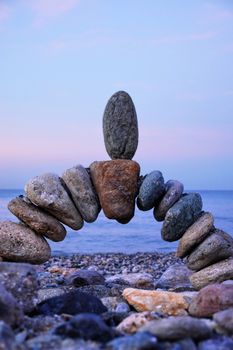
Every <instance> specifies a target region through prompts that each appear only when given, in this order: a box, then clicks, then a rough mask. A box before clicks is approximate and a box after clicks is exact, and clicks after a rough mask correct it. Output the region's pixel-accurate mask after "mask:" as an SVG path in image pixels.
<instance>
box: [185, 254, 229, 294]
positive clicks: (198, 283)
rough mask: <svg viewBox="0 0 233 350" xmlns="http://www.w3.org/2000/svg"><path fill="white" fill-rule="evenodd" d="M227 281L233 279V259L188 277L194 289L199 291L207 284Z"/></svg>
mask: <svg viewBox="0 0 233 350" xmlns="http://www.w3.org/2000/svg"><path fill="white" fill-rule="evenodd" d="M229 279H233V258H229V259H225V260H222V261H220V262H217V263H215V264H213V265H211V266H208V267H205V268H204V269H202V270H200V271H198V272H195V273H194V274H192V276H191V277H190V281H191V283H192V285H193V287H194V288H195V289H201V288H203V287H205V286H207V285H208V284H212V283H220V282H223V281H225V280H229Z"/></svg>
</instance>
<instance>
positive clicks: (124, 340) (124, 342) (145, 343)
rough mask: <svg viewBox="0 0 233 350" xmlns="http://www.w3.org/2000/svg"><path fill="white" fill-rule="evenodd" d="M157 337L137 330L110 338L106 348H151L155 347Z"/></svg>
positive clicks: (146, 349)
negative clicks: (134, 332) (136, 331)
mask: <svg viewBox="0 0 233 350" xmlns="http://www.w3.org/2000/svg"><path fill="white" fill-rule="evenodd" d="M156 345H157V339H156V337H154V336H153V335H151V334H149V333H145V332H139V333H136V334H134V335H127V336H125V337H119V338H117V339H114V340H112V341H111V342H109V343H108V344H107V346H106V350H152V349H157V347H156Z"/></svg>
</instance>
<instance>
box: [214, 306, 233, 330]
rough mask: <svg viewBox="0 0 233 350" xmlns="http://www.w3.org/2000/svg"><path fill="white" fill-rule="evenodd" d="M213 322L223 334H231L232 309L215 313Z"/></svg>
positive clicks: (232, 324) (232, 325)
mask: <svg viewBox="0 0 233 350" xmlns="http://www.w3.org/2000/svg"><path fill="white" fill-rule="evenodd" d="M213 320H214V321H215V322H216V323H217V325H218V328H219V329H220V330H221V331H222V332H223V333H226V334H229V335H232V334H233V307H232V308H229V309H226V310H223V311H219V312H217V313H215V314H214V315H213Z"/></svg>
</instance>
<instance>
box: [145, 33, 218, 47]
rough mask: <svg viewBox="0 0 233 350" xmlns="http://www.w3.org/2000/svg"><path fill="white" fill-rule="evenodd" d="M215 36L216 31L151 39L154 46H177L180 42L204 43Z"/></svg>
mask: <svg viewBox="0 0 233 350" xmlns="http://www.w3.org/2000/svg"><path fill="white" fill-rule="evenodd" d="M216 35H217V32H216V31H207V32H199V33H190V34H186V35H169V36H163V37H159V38H154V39H152V43H154V44H177V43H180V42H189V41H204V40H210V39H213V38H215V37H216Z"/></svg>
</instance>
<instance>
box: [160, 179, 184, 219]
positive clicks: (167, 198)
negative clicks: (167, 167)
mask: <svg viewBox="0 0 233 350" xmlns="http://www.w3.org/2000/svg"><path fill="white" fill-rule="evenodd" d="M183 191H184V186H183V184H182V183H181V182H179V181H177V180H169V181H167V182H166V184H165V194H164V196H163V197H162V199H161V201H160V203H158V204H157V205H156V206H155V208H154V218H155V219H156V220H157V221H163V220H164V219H165V216H166V214H167V212H168V210H169V209H170V208H171V207H172V206H173V205H174V204H175V203H176V202H177V201H178V200H179V199H180V197H181V196H182V193H183Z"/></svg>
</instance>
